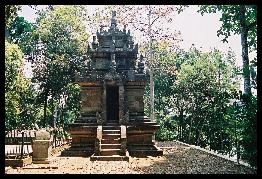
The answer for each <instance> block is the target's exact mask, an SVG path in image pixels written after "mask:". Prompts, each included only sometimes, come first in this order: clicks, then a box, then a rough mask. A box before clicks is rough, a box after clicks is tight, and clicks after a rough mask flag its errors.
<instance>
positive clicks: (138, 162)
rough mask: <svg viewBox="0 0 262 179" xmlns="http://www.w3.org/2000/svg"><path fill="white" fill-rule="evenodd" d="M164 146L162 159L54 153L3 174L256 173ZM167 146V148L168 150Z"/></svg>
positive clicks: (178, 146) (187, 149)
mask: <svg viewBox="0 0 262 179" xmlns="http://www.w3.org/2000/svg"><path fill="white" fill-rule="evenodd" d="M157 145H158V146H163V147H164V148H163V150H164V155H163V156H161V157H147V158H135V157H130V160H129V162H126V161H110V162H108V161H106V162H105V161H90V158H89V157H87V158H84V157H60V156H59V155H60V151H56V152H55V153H54V156H53V157H54V158H53V161H52V162H51V163H50V164H31V165H28V166H25V167H22V168H10V167H6V168H5V173H6V174H144V173H146V174H149V173H150V174H151V173H152V174H255V173H256V170H254V169H251V168H249V167H246V166H243V165H238V164H236V163H234V162H232V161H229V160H226V159H223V158H220V157H217V156H214V155H211V154H209V153H207V152H204V151H201V150H197V149H194V148H192V147H188V146H185V145H181V144H179V143H176V142H170V143H166V142H165V143H160V142H159V143H157ZM169 147H170V148H169Z"/></svg>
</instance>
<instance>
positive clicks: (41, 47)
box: [31, 6, 88, 121]
mask: <svg viewBox="0 0 262 179" xmlns="http://www.w3.org/2000/svg"><path fill="white" fill-rule="evenodd" d="M82 9H83V7H81V6H56V7H53V8H49V9H47V10H46V11H43V12H41V15H40V16H39V17H38V19H37V24H36V28H35V30H34V31H33V38H32V40H34V41H33V43H35V49H33V51H32V53H31V60H32V63H33V75H34V76H33V82H34V83H37V84H39V88H40V91H41V96H42V99H43V103H44V121H47V118H46V113H47V110H46V109H47V105H48V97H49V96H50V103H51V111H53V109H54V105H55V100H58V99H60V97H61V94H63V92H64V90H65V87H66V86H67V85H68V84H69V83H71V82H73V80H74V75H75V72H79V71H80V69H81V68H84V65H83V64H84V63H83V58H82V57H83V56H84V55H85V53H86V49H87V39H88V34H87V33H86V32H85V26H84V24H83V19H82V16H81V14H82Z"/></svg>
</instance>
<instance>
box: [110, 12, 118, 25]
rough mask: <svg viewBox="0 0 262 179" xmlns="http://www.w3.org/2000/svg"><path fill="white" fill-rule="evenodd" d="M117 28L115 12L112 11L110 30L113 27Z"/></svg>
mask: <svg viewBox="0 0 262 179" xmlns="http://www.w3.org/2000/svg"><path fill="white" fill-rule="evenodd" d="M116 26H117V24H116V11H112V18H111V26H110V28H111V29H115V27H116Z"/></svg>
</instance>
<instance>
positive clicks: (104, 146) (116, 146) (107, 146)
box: [101, 144, 121, 149]
mask: <svg viewBox="0 0 262 179" xmlns="http://www.w3.org/2000/svg"><path fill="white" fill-rule="evenodd" d="M101 149H121V144H101Z"/></svg>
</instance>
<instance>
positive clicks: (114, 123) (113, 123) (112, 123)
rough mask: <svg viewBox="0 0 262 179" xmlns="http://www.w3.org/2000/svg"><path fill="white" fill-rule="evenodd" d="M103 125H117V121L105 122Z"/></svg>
mask: <svg viewBox="0 0 262 179" xmlns="http://www.w3.org/2000/svg"><path fill="white" fill-rule="evenodd" d="M105 126H119V123H118V122H108V123H106V124H105Z"/></svg>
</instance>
